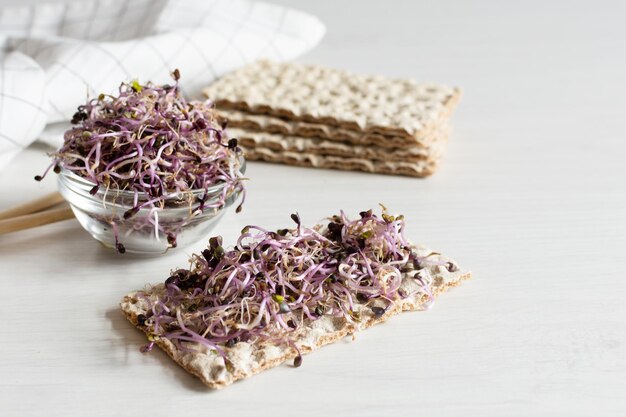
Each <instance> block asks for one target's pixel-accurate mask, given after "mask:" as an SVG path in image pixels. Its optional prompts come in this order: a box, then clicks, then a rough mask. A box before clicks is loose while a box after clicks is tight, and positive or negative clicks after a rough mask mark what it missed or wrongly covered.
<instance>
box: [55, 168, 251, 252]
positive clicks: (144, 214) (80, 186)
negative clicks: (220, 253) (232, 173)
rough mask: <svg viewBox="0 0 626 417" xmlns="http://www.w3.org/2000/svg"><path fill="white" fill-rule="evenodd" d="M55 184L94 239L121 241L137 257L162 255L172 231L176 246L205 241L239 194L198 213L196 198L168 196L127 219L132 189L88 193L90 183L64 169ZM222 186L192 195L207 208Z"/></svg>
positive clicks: (114, 246) (105, 242) (141, 198)
mask: <svg viewBox="0 0 626 417" xmlns="http://www.w3.org/2000/svg"><path fill="white" fill-rule="evenodd" d="M240 166H241V168H240V172H241V173H242V174H243V173H244V172H245V170H246V166H245V162H244V161H243V160H242V161H241V164H240ZM58 186H59V192H60V193H61V195H62V196H63V198H64V199H65V200H66V201H67V202H68V203H69V204H70V206H71V207H72V211H73V212H74V215H75V216H76V218H77V219H78V221H79V223H80V224H81V226H82V227H83V228H84V229H85V230H86V231H88V232H89V233H90V234H91V235H92V236H93V237H94V238H95V239H96V240H98V241H100V242H101V243H102V244H103V245H104V246H106V247H108V248H112V249H117V243H118V242H120V243H121V244H122V245H123V247H124V249H125V252H128V253H135V254H141V255H158V254H161V253H164V252H165V251H166V250H167V249H168V248H170V244H169V243H168V237H169V236H170V235H173V236H176V247H177V248H182V247H185V246H189V245H191V244H192V243H195V242H198V241H199V240H201V239H206V238H207V236H208V234H209V233H210V232H211V230H213V228H214V227H215V225H216V224H217V223H218V222H219V220H220V219H221V218H222V216H223V215H224V213H225V212H226V210H227V209H228V208H229V207H230V206H232V205H233V203H234V202H235V201H236V200H237V198H238V197H239V194H240V192H238V191H231V192H230V195H227V197H226V200H225V204H224V205H223V206H222V207H218V208H210V207H205V208H204V209H203V210H202V211H198V210H197V208H198V207H199V205H200V202H199V201H197V199H196V198H194V202H193V203H192V204H189V202H188V201H187V200H185V199H183V198H182V196H181V198H171V199H168V200H166V204H165V207H164V208H154V207H146V208H142V209H140V210H139V211H138V212H137V213H136V214H135V215H133V216H132V217H130V218H128V219H125V218H124V213H126V212H127V211H128V210H129V209H131V208H132V207H133V206H134V199H135V194H134V193H133V192H129V191H112V190H109V191H108V192H107V191H106V190H102V189H100V190H98V192H97V193H96V194H95V195H91V194H90V193H89V191H90V190H91V189H92V188H93V186H94V183H92V182H91V181H89V180H87V179H85V178H83V177H80V176H78V175H76V174H74V173H73V172H71V171H68V170H65V169H62V170H61V172H60V173H59V175H58ZM224 188H225V185H222V184H219V185H215V186H213V187H211V188H209V189H207V190H206V191H205V190H194V191H192V194H193V196H194V197H202V198H203V199H205V202H204V204H205V206H210V205H211V203H216V202H218V200H219V197H220V195H221V194H222V193H223V192H225V190H224ZM205 194H206V198H205ZM147 199H148V196H147V195H146V194H145V193H139V194H138V201H139V203H141V202H142V201H147ZM116 236H117V240H116ZM170 249H171V248H170Z"/></svg>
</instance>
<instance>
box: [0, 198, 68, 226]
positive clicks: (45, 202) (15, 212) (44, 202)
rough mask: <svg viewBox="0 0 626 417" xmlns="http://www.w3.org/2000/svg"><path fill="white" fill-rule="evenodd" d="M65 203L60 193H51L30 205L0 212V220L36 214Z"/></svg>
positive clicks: (22, 205) (21, 205)
mask: <svg viewBox="0 0 626 417" xmlns="http://www.w3.org/2000/svg"><path fill="white" fill-rule="evenodd" d="M61 202H63V197H61V194H59V193H58V192H54V193H50V194H48V195H45V196H43V197H41V198H38V199H36V200H33V201H29V202H28V203H24V204H20V205H19V206H16V207H13V208H10V209H8V210H4V211H0V220H3V219H10V218H11V217H17V216H24V215H25V214H30V213H35V212H37V211H41V210H44V209H47V208H48V207H52V206H54V205H57V204H59V203H61Z"/></svg>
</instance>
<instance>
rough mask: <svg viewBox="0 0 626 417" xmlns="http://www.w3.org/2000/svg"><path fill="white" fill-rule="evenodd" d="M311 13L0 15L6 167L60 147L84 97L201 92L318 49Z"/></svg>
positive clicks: (97, 0)
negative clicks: (252, 66) (24, 154)
mask: <svg viewBox="0 0 626 417" xmlns="http://www.w3.org/2000/svg"><path fill="white" fill-rule="evenodd" d="M324 32H325V28H324V25H323V24H322V23H321V22H320V21H319V20H318V19H317V18H316V17H314V16H311V15H309V14H306V13H303V12H299V11H295V10H291V9H288V8H284V7H281V6H276V5H270V4H266V3H262V2H253V1H246V0H86V1H77V2H70V3H49V4H38V5H34V6H19V7H8V8H3V9H2V8H0V169H2V167H4V166H6V165H7V163H8V161H9V160H10V159H11V158H12V157H13V156H15V155H16V154H17V153H18V152H19V151H20V150H22V149H23V148H25V147H26V146H28V145H29V144H30V143H32V142H33V141H35V140H36V139H38V138H39V139H41V140H43V141H45V142H47V143H49V144H51V145H53V146H59V145H60V144H61V141H62V132H63V131H64V130H65V129H66V128H67V126H68V125H67V121H68V120H70V119H71V117H72V115H73V114H74V113H75V112H76V108H77V106H79V105H80V104H83V103H84V102H85V101H86V100H87V97H95V96H97V95H98V94H100V93H113V92H115V91H116V89H117V88H118V87H119V84H120V82H122V81H130V80H133V79H138V80H139V81H140V82H145V81H153V82H155V83H171V82H172V79H171V77H170V75H169V74H170V72H171V71H172V70H174V69H175V68H178V69H179V70H180V73H181V81H180V82H181V89H182V91H183V93H184V94H186V95H187V96H189V97H198V96H199V92H200V89H201V88H202V87H204V86H206V85H207V84H208V83H210V82H211V81H212V80H214V79H215V78H216V77H219V76H220V75H221V74H224V73H226V72H228V71H232V70H233V69H235V68H237V67H240V66H242V65H245V64H247V63H249V62H251V61H253V60H255V59H257V58H261V57H267V58H272V59H276V60H288V59H292V58H294V57H296V56H297V55H299V54H301V53H303V52H305V51H307V50H308V49H310V48H312V47H313V46H315V45H316V44H317V43H318V42H319V40H320V39H321V38H322V36H323V35H324Z"/></svg>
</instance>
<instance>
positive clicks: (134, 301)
mask: <svg viewBox="0 0 626 417" xmlns="http://www.w3.org/2000/svg"><path fill="white" fill-rule="evenodd" d="M416 250H417V251H418V254H419V255H420V256H425V255H428V254H430V253H432V252H431V251H430V250H428V249H426V248H423V247H418V248H416ZM429 259H431V260H432V261H436V262H438V263H444V264H445V263H446V262H453V261H452V260H451V259H449V258H446V257H443V256H441V255H431V256H430V257H429ZM420 277H421V278H422V280H423V281H424V282H425V283H426V285H427V287H428V291H429V292H430V293H431V295H432V297H435V296H437V295H439V294H440V293H442V292H443V291H445V290H447V289H448V288H451V287H455V286H457V285H459V284H460V283H461V282H462V281H463V280H466V279H469V278H470V277H471V274H470V273H469V272H462V271H460V270H457V271H455V272H450V271H449V270H448V269H447V268H446V267H445V266H444V265H430V266H425V267H424V268H423V269H421V270H420ZM159 285H160V286H162V285H163V284H159ZM401 288H402V289H403V291H405V292H406V293H407V294H410V295H409V296H408V297H407V298H405V299H403V300H396V301H394V302H393V303H392V305H391V306H389V307H388V308H387V310H386V312H385V313H384V315H383V316H381V317H379V318H376V317H375V316H374V314H373V313H372V311H371V308H370V307H372V306H377V305H378V304H376V303H382V301H381V300H376V301H374V302H370V303H369V304H367V305H365V304H361V303H358V302H357V303H356V304H355V310H354V311H355V312H359V314H360V317H361V322H360V323H348V322H347V321H345V319H342V318H335V317H323V318H320V319H318V320H315V321H312V322H310V323H309V325H308V326H307V330H306V332H305V333H304V334H303V335H302V337H300V338H299V339H297V340H295V343H296V345H297V346H298V348H299V349H300V351H301V352H302V353H308V352H311V351H313V350H315V349H318V348H320V347H322V346H324V345H327V344H330V343H333V342H335V341H337V340H339V339H341V338H343V337H345V336H346V335H349V334H353V333H354V332H356V331H359V330H364V329H366V328H368V327H371V326H373V325H374V324H377V323H381V322H384V321H385V320H387V319H388V318H390V317H391V316H394V315H396V314H398V313H400V312H402V311H411V310H420V309H424V308H425V307H426V306H427V305H428V304H429V303H430V302H431V301H432V298H431V296H429V295H428V294H427V293H426V292H424V291H423V290H420V288H421V287H420V286H419V284H417V283H416V280H415V279H414V278H412V277H411V274H410V273H406V274H405V275H404V277H403V281H402V286H401ZM143 293H144V294H145V295H147V296H149V297H150V296H152V293H151V292H150V290H147V291H143ZM381 305H382V304H381ZM121 307H122V310H123V312H124V314H125V315H126V317H127V318H128V320H129V321H130V322H131V323H132V324H133V325H135V326H136V327H137V328H139V329H141V330H142V331H144V332H146V333H147V334H148V329H146V328H145V327H143V326H140V325H139V324H138V322H137V316H138V315H139V314H146V312H147V310H146V309H147V302H146V301H145V300H144V299H142V298H141V297H138V293H137V292H133V293H130V294H128V295H127V296H125V297H124V299H123V300H122V302H121ZM155 343H156V344H157V345H158V346H159V347H160V348H161V349H163V350H164V351H165V352H166V353H167V354H168V355H169V356H170V357H171V358H172V359H173V360H174V361H175V362H176V363H178V364H179V365H180V366H182V367H183V368H184V369H185V370H186V371H188V372H189V373H191V374H193V375H195V376H197V377H198V378H200V380H202V382H203V383H205V384H206V385H207V386H209V387H210V388H215V389H219V388H223V387H225V386H228V385H230V384H232V383H233V382H235V381H237V380H241V379H246V378H249V377H251V376H252V375H255V374H257V373H259V372H261V371H263V370H266V369H269V368H272V367H274V366H277V365H279V364H281V363H283V362H285V361H287V360H289V359H293V358H295V357H296V356H297V352H296V351H295V350H294V349H293V348H291V347H289V346H275V345H273V344H271V343H269V342H263V343H257V344H254V343H247V342H239V343H237V344H236V345H235V346H233V347H225V348H224V351H225V353H226V356H227V357H228V359H229V362H230V363H231V364H232V366H231V367H227V366H226V363H225V361H224V359H223V358H222V357H221V356H219V355H217V354H215V353H212V352H210V351H208V350H207V349H203V348H202V347H201V346H199V347H198V349H199V350H200V351H199V352H183V351H181V350H179V349H177V348H176V346H175V345H174V344H173V343H172V342H170V341H169V340H167V339H158V340H156V342H155Z"/></svg>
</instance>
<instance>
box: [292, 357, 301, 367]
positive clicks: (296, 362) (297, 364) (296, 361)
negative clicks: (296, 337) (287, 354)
mask: <svg viewBox="0 0 626 417" xmlns="http://www.w3.org/2000/svg"><path fill="white" fill-rule="evenodd" d="M301 365H302V355H298V356H296V357H295V358H294V360H293V366H295V367H296V368H299V367H300V366H301Z"/></svg>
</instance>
